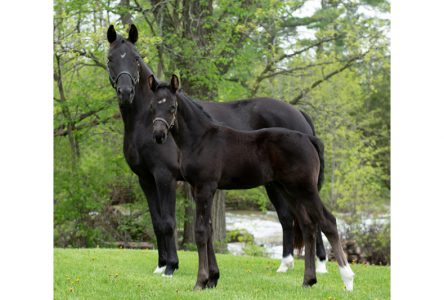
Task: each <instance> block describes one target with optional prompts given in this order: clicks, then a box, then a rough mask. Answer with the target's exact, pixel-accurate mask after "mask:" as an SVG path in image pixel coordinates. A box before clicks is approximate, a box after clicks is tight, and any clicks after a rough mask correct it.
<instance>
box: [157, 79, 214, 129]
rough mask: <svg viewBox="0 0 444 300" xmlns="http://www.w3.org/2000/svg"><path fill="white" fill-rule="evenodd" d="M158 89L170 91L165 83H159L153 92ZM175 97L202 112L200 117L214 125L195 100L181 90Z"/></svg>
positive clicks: (211, 118) (210, 117) (212, 120)
mask: <svg viewBox="0 0 444 300" xmlns="http://www.w3.org/2000/svg"><path fill="white" fill-rule="evenodd" d="M160 89H168V90H170V85H169V84H168V83H166V82H160V83H159V84H158V85H157V87H156V89H155V91H156V92H157V91H158V90H160ZM176 96H177V97H179V99H180V100H182V101H185V102H188V103H190V104H191V105H193V106H195V107H197V108H198V109H199V111H201V112H202V115H203V116H204V117H205V118H206V119H208V121H211V122H213V123H216V120H214V119H213V117H212V116H211V115H210V114H209V113H208V112H207V111H206V110H205V109H204V108H203V107H202V105H200V103H198V102H197V101H196V100H194V99H193V98H191V97H190V96H188V95H187V94H186V93H185V92H184V91H183V90H182V89H180V90H179V92H178V93H177V94H176Z"/></svg>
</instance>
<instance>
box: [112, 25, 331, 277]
mask: <svg viewBox="0 0 444 300" xmlns="http://www.w3.org/2000/svg"><path fill="white" fill-rule="evenodd" d="M107 38H108V41H109V43H110V47H109V51H108V72H109V75H110V81H111V84H112V86H113V87H114V88H115V89H116V92H117V95H118V99H119V107H120V111H121V114H122V118H123V122H124V154H125V159H126V161H127V162H128V164H129V166H130V168H131V170H132V171H133V172H134V173H135V174H137V175H138V177H139V183H140V186H141V187H142V189H143V191H144V193H145V195H146V198H147V201H148V206H149V210H150V214H151V219H152V222H153V227H154V231H155V235H156V239H157V244H158V252H159V256H158V265H157V268H156V271H155V273H161V272H165V275H172V274H173V272H174V270H175V269H176V268H178V257H177V251H176V243H175V236H174V230H175V203H176V199H175V187H176V180H183V178H182V177H181V174H180V172H179V169H178V163H177V155H178V150H177V147H176V145H175V142H174V140H173V139H167V141H166V142H165V144H163V145H161V146H160V145H158V144H156V143H155V142H154V141H153V140H152V134H151V132H152V125H151V122H149V121H147V120H152V119H153V116H152V113H150V111H149V110H148V104H149V103H150V101H151V97H152V91H151V90H150V89H149V88H148V84H147V78H148V76H149V75H151V74H153V73H152V71H151V70H150V69H149V67H148V66H147V65H146V64H145V63H144V62H143V60H142V59H141V58H140V56H139V54H138V52H137V50H136V48H135V43H136V41H137V39H138V31H137V28H136V27H135V26H134V25H131V28H130V31H129V36H128V38H127V39H124V38H122V37H121V36H120V35H118V34H117V33H116V31H115V29H114V27H113V26H112V25H111V26H110V27H109V28H108V33H107ZM201 105H202V106H203V107H204V108H205V110H207V111H208V112H209V113H210V114H211V115H212V116H213V118H214V119H216V120H218V121H220V122H222V123H223V124H224V125H226V126H229V127H233V128H237V129H242V130H254V129H260V128H264V127H286V128H289V129H295V130H299V131H301V132H305V133H308V134H313V135H314V128H313V125H312V124H311V121H310V119H309V118H308V117H307V116H305V115H303V114H302V113H301V112H300V111H298V110H296V109H294V108H293V107H292V106H291V105H288V104H286V103H283V102H281V101H277V100H273V99H269V98H258V99H250V100H244V101H234V102H230V103H215V102H201ZM266 190H267V193H268V196H269V198H270V201H271V202H272V203H273V205H274V207H275V208H276V211H277V214H278V217H279V221H280V222H281V225H282V228H283V259H282V263H281V266H280V267H279V269H278V271H286V270H287V268H288V267H289V266H291V265H292V261H293V248H294V247H293V242H294V240H296V241H297V240H299V241H300V240H301V239H302V238H301V234H300V230H299V227H298V223H297V222H295V216H294V215H293V214H292V213H291V212H290V209H289V208H288V207H287V204H286V202H285V200H284V198H283V197H282V195H281V194H280V193H279V191H278V190H277V189H276V188H275V187H274V185H273V184H269V185H266ZM317 234H318V236H319V238H317V239H316V241H317V245H316V251H317V255H318V257H319V259H320V260H321V262H325V258H326V254H325V249H324V245H323V243H322V239H321V232H320V230H318V231H317ZM298 245H300V243H298Z"/></svg>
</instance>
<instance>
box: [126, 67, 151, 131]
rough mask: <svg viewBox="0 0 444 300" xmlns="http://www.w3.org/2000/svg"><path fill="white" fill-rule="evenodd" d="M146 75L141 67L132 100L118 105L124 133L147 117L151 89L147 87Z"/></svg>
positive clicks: (145, 71)
mask: <svg viewBox="0 0 444 300" xmlns="http://www.w3.org/2000/svg"><path fill="white" fill-rule="evenodd" d="M148 69H149V68H148ZM148 75H149V73H148V72H147V70H144V68H142V70H141V72H140V80H139V83H138V84H137V86H136V94H135V95H134V99H133V102H132V103H131V104H125V105H124V106H121V107H120V112H121V114H122V118H123V123H124V127H125V134H126V135H128V134H131V133H133V132H134V130H135V127H136V125H137V123H140V122H144V121H147V119H148V114H149V105H150V100H151V90H150V89H149V88H148V79H147V78H148ZM146 125H148V124H146Z"/></svg>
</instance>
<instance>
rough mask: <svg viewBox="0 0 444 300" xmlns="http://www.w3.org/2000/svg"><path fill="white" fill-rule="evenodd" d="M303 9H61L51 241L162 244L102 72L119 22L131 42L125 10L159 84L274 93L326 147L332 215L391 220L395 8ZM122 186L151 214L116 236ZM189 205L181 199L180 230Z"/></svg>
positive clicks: (263, 5)
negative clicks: (111, 216) (115, 205)
mask: <svg viewBox="0 0 444 300" xmlns="http://www.w3.org/2000/svg"><path fill="white" fill-rule="evenodd" d="M190 3H194V4H193V5H192V7H190V6H188V5H190ZM209 3H212V5H211V6H210V5H208V4H209ZM307 3H308V1H306V0H298V1H276V0H259V1H252V2H251V1H227V0H218V1H210V2H208V1H207V2H205V1H199V2H193V1H163V2H159V3H157V4H156V5H155V6H153V5H152V3H151V2H149V1H145V2H143V1H136V2H132V1H131V5H129V6H127V5H125V1H117V2H116V1H115V2H109V1H105V0H97V1H90V2H85V1H66V0H56V1H55V2H54V129H55V130H54V226H55V231H54V232H55V237H54V239H55V240H54V242H55V244H56V245H58V246H95V245H100V244H102V243H105V242H109V241H114V240H116V239H120V238H123V237H125V238H128V239H139V238H142V237H147V236H149V235H150V236H152V231H151V230H152V229H150V228H151V227H150V226H149V224H150V222H149V214H147V213H146V200H145V199H144V196H143V194H142V191H141V190H140V188H139V187H138V183H137V178H136V176H135V175H133V174H132V172H131V171H130V170H129V168H128V166H127V164H126V162H125V159H124V157H123V153H122V140H123V137H122V135H123V126H122V120H121V119H120V115H119V112H118V105H117V100H116V96H115V91H114V90H113V89H112V88H111V86H110V84H109V80H108V74H107V72H106V52H107V49H108V42H107V40H106V30H107V28H108V26H109V24H111V23H112V24H114V25H115V26H116V29H117V30H118V31H119V32H121V33H124V32H125V31H126V30H127V26H125V25H123V24H122V20H123V19H125V18H126V17H127V14H129V16H130V17H131V22H132V23H134V24H136V26H137V27H138V29H139V41H138V43H137V45H136V46H137V48H138V50H139V52H140V54H141V56H142V58H143V59H144V60H145V62H147V63H148V65H149V66H150V67H151V69H152V70H153V71H154V73H155V74H156V75H157V76H158V77H159V78H162V79H167V78H168V77H169V76H170V74H171V73H173V72H174V73H177V74H180V77H181V83H182V86H183V88H184V89H185V91H186V92H187V93H188V94H190V95H191V96H193V97H196V98H202V99H208V100H214V101H232V100H235V99H239V98H247V97H253V96H268V97H273V98H277V99H282V100H283V101H287V102H289V103H291V104H293V105H296V107H297V108H299V109H301V110H303V111H305V112H307V113H308V114H309V115H310V116H311V117H312V119H313V121H314V125H315V128H316V132H317V135H318V136H319V137H320V138H321V139H322V140H323V142H324V144H325V162H326V168H325V184H324V186H323V189H322V192H321V197H322V199H323V201H324V203H326V205H327V206H328V207H329V208H330V209H331V210H333V211H334V212H338V211H340V212H345V213H348V214H349V215H351V216H353V217H354V218H355V220H357V219H358V218H359V216H360V214H363V213H367V214H368V213H375V214H376V213H381V212H382V213H386V212H388V207H389V201H390V49H389V44H390V40H389V38H388V32H389V29H390V21H389V20H388V19H387V12H389V10H390V3H389V1H387V0H360V1H354V0H345V1H321V6H320V7H318V8H316V9H314V11H312V12H310V13H306V8H307ZM185 11H186V12H188V13H184V12H185ZM369 12H370V13H369ZM124 35H126V34H125V33H124ZM122 188H124V189H125V191H130V192H129V193H126V192H125V193H123V194H122V193H120V194H119V195H120V196H119V197H120V198H122V199H123V200H124V202H125V201H128V202H131V203H135V204H136V205H140V206H141V207H145V210H143V212H144V213H143V215H142V216H143V217H142V219H140V218H139V217H136V219H137V220H136V219H131V220H127V219H126V218H127V217H125V216H124V217H119V218H118V220H116V223H115V224H114V225H115V226H111V227H109V226H108V225H109V224H108V225H107V224H106V223H107V222H106V219H105V216H107V213H106V209H107V207H109V205H110V204H111V202H113V201H114V200H113V199H115V197H116V192H117V191H118V190H121V189H122ZM226 198H227V205H228V206H229V207H236V208H241V209H245V208H248V209H251V208H254V209H260V210H265V209H269V208H270V207H269V205H270V204H269V201H268V199H267V196H266V193H265V190H264V189H263V188H258V189H252V190H248V191H228V192H227V193H226ZM184 203H185V202H184V197H183V195H181V194H180V192H179V193H178V202H177V225H178V229H179V230H181V226H182V224H183V221H184V220H185V218H186V216H185V213H184V209H183V204H184ZM125 205H126V204H125ZM96 212H97V213H99V215H95V213H96ZM355 220H352V221H355ZM108 223H109V222H108ZM144 226H147V228H146V229H145V231H144V230H143V229H142V227H144ZM132 227H134V228H132Z"/></svg>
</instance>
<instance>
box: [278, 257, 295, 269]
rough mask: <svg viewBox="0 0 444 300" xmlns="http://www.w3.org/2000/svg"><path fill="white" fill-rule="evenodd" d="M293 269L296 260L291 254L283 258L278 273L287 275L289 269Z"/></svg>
mask: <svg viewBox="0 0 444 300" xmlns="http://www.w3.org/2000/svg"><path fill="white" fill-rule="evenodd" d="M293 267H294V259H293V256H292V255H291V254H290V255H288V256H286V257H283V258H282V261H281V265H280V266H279V268H278V269H277V271H276V272H278V273H285V272H287V271H288V269H292V268H293Z"/></svg>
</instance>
